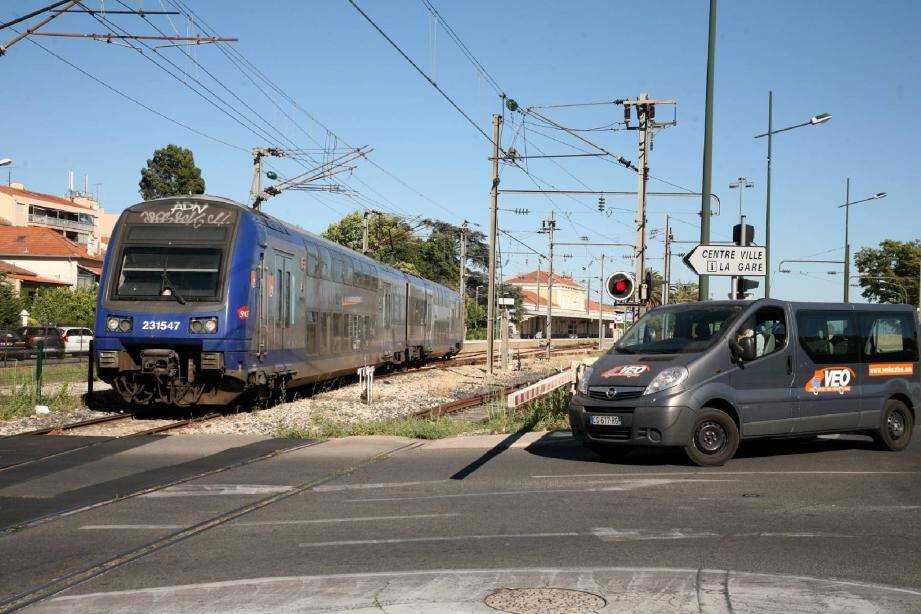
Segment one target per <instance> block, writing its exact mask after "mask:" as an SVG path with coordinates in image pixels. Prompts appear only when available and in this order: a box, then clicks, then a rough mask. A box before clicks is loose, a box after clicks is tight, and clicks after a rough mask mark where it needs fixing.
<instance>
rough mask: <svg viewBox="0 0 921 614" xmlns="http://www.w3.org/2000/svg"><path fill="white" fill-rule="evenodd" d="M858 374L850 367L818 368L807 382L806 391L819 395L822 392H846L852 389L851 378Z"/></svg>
mask: <svg viewBox="0 0 921 614" xmlns="http://www.w3.org/2000/svg"><path fill="white" fill-rule="evenodd" d="M856 375H857V374H856V373H854V370H853V369H851V368H850V367H825V368H824V369H817V370H816V372H815V375H813V376H812V379H810V380H809V381H808V382H806V392H811V393H812V394H814V395H819V394H820V393H822V392H837V393H838V394H844V393H846V392H850V391H851V379H852V378H854V376H856Z"/></svg>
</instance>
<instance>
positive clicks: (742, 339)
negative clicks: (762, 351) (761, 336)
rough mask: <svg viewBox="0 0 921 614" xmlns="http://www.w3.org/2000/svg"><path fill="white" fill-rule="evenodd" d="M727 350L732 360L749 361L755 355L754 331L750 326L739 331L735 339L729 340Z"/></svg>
mask: <svg viewBox="0 0 921 614" xmlns="http://www.w3.org/2000/svg"><path fill="white" fill-rule="evenodd" d="M729 350H730V352H732V360H733V361H734V362H749V361H752V360H754V359H755V358H756V357H757V349H756V347H755V331H753V330H751V329H750V328H746V329H745V330H742V331H739V334H738V335H737V336H736V338H735V339H730V340H729Z"/></svg>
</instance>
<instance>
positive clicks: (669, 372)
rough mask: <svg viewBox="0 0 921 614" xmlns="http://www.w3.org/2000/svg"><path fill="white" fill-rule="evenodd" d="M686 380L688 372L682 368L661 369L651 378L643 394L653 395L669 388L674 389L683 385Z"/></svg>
mask: <svg viewBox="0 0 921 614" xmlns="http://www.w3.org/2000/svg"><path fill="white" fill-rule="evenodd" d="M687 378H688V370H687V369H686V368H684V367H668V368H667V369H662V370H661V371H659V374H658V375H656V376H655V377H654V378H652V381H651V382H649V385H648V386H646V390H644V391H643V394H655V393H656V392H661V391H663V390H668V389H669V388H674V387H675V386H678V385H679V384H681V383H683V382H684V380H686V379H687Z"/></svg>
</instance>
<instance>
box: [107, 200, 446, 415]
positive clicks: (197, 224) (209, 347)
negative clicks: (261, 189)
mask: <svg viewBox="0 0 921 614" xmlns="http://www.w3.org/2000/svg"><path fill="white" fill-rule="evenodd" d="M96 318H97V319H96V330H97V331H98V333H97V337H96V341H95V350H94V359H95V360H96V367H97V370H98V373H99V377H100V378H101V379H103V380H104V381H106V382H109V383H111V384H112V385H113V387H114V388H115V389H116V390H118V392H119V393H120V394H121V395H122V397H123V398H124V399H125V400H126V401H129V402H131V403H137V404H146V403H166V404H170V405H190V404H195V403H201V404H226V403H229V402H231V401H233V400H234V399H236V398H237V397H239V396H241V395H243V394H245V393H255V394H259V395H266V394H268V393H270V391H271V390H272V389H277V388H279V387H280V386H281V385H286V386H296V385H301V384H305V383H310V382H315V381H320V380H324V379H328V378H331V377H335V376H339V375H343V374H348V373H354V372H355V369H357V368H359V367H362V366H365V365H376V366H387V365H399V364H405V363H415V362H420V361H424V360H426V359H428V358H431V357H436V356H444V355H452V354H456V353H457V352H459V351H460V349H461V347H462V344H463V336H464V325H463V306H462V305H461V300H460V296H459V295H458V293H457V292H455V291H453V290H451V289H449V288H446V287H443V286H440V285H438V284H435V283H432V282H430V281H426V280H423V279H419V278H416V277H413V276H411V275H407V274H405V273H403V272H401V271H398V270H396V269H394V268H391V267H388V266H385V265H383V264H381V263H379V262H377V261H375V260H373V259H371V258H367V257H365V256H363V255H361V254H358V253H356V252H354V251H352V250H349V249H347V248H345V247H343V246H341V245H338V244H336V243H332V242H330V241H327V240H325V239H323V238H322V237H319V236H317V235H314V234H312V233H309V232H306V231H304V230H302V229H300V228H297V227H295V226H292V225H290V224H286V223H285V222H282V221H280V220H278V219H275V218H273V217H271V216H269V215H266V214H265V213H263V212H261V211H257V210H253V209H250V208H248V207H246V206H244V205H242V204H240V203H237V202H234V201H231V200H227V199H224V198H220V197H214V196H182V197H171V198H163V199H157V200H152V201H147V202H143V203H140V204H137V205H134V206H132V207H130V208H128V209H126V210H125V211H124V212H123V213H122V215H121V217H120V218H119V221H118V223H117V225H116V227H115V231H114V233H113V236H112V239H111V241H110V246H109V249H108V252H107V254H106V261H105V266H104V270H103V275H102V279H101V285H100V291H99V302H98V309H97V316H96Z"/></svg>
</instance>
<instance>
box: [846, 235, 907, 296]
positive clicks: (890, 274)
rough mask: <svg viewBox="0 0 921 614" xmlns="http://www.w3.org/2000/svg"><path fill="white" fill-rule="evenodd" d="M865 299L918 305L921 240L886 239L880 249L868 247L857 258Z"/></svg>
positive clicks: (857, 254) (859, 252)
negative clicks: (906, 302)
mask: <svg viewBox="0 0 921 614" xmlns="http://www.w3.org/2000/svg"><path fill="white" fill-rule="evenodd" d="M854 256H855V257H854V261H855V262H856V263H857V270H858V271H859V273H860V277H859V283H860V287H861V288H863V292H862V294H863V296H864V298H866V299H868V300H870V301H874V302H877V303H901V302H903V301H905V300H906V299H907V300H908V303H909V304H911V305H918V283H919V279H918V277H919V267H921V239H915V240H913V241H895V240H892V239H886V240H885V241H883V242H881V243H880V244H879V248H873V247H865V248H863V249H861V250H859V251H858V252H857V253H856V254H855V255H854Z"/></svg>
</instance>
